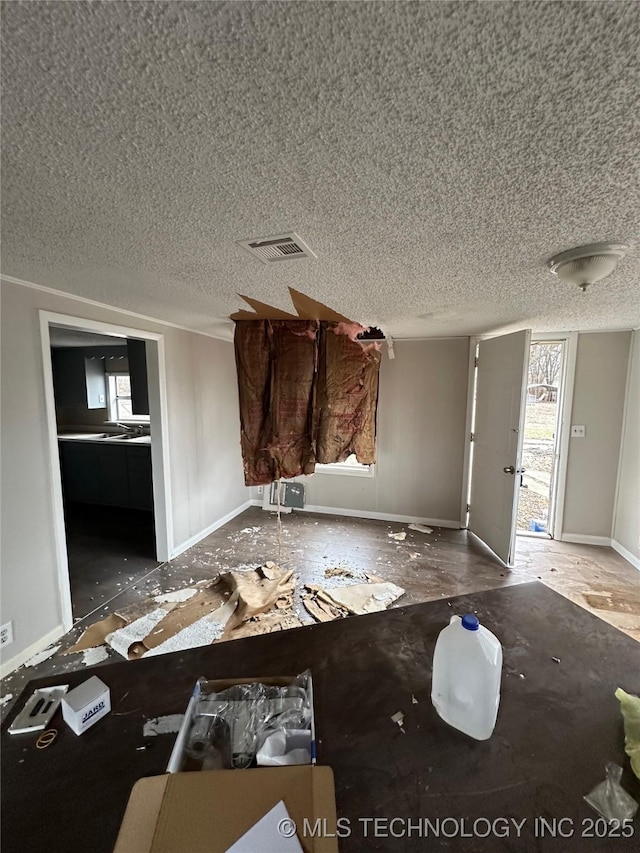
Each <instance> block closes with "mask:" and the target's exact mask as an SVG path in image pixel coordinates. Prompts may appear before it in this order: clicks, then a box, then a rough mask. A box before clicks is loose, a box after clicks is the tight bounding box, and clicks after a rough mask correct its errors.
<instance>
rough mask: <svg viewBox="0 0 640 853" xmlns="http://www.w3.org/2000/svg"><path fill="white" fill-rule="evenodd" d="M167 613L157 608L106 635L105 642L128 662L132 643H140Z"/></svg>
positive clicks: (167, 611)
mask: <svg viewBox="0 0 640 853" xmlns="http://www.w3.org/2000/svg"><path fill="white" fill-rule="evenodd" d="M168 613H169V610H168V609H165V608H163V607H157V608H156V609H155V610H152V611H151V613H147V614H146V615H145V616H141V617H140V618H139V619H136V620H135V622H131V623H129V624H128V625H124V626H123V627H122V628H118V630H117V631H114V632H113V633H112V634H107V636H106V637H105V641H106V642H107V643H108V644H109V645H110V646H111V648H112V649H113V650H114V651H115V652H118V654H120V655H122V657H123V658H126V659H127V660H128V659H129V650H130V648H131V647H132V646H133V645H134V643H140V642H142V641H143V640H144V639H145V637H147V635H148V634H150V633H151V631H152V630H153V629H154V628H155V627H156V625H157V624H158V623H159V622H161V621H162V620H163V619H164V618H165V616H167V614H168Z"/></svg>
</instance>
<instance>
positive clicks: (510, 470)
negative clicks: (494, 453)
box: [502, 465, 516, 474]
mask: <svg viewBox="0 0 640 853" xmlns="http://www.w3.org/2000/svg"><path fill="white" fill-rule="evenodd" d="M502 470H503V471H504V473H505V474H515V473H516V469H515V468H514V467H513V465H508V466H507V467H506V468H503V469H502Z"/></svg>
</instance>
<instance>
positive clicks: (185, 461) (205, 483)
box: [0, 282, 249, 659]
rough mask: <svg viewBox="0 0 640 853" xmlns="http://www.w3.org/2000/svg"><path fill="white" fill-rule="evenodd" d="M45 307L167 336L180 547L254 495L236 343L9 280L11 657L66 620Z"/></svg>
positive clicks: (5, 304) (6, 435)
mask: <svg viewBox="0 0 640 853" xmlns="http://www.w3.org/2000/svg"><path fill="white" fill-rule="evenodd" d="M39 309H44V310H47V311H52V312H58V313H61V314H68V315H71V316H77V317H84V318H86V319H89V320H98V321H102V322H106V323H113V324H115V325H122V326H126V327H128V328H137V329H141V330H146V331H152V332H157V333H161V334H162V335H163V336H164V343H165V360H166V368H167V406H168V412H169V424H168V432H169V447H170V459H171V467H170V473H171V501H172V508H173V524H172V527H173V539H174V548H175V549H178V548H179V546H180V545H181V543H185V542H187V541H189V540H190V539H192V538H193V537H196V536H197V535H198V534H199V533H200V532H201V531H203V530H204V529H206V528H207V527H209V526H210V525H212V524H214V523H215V522H216V521H217V520H219V519H220V518H222V517H223V516H225V515H227V514H228V513H230V512H232V511H233V510H235V509H236V508H238V507H239V506H241V505H242V504H243V503H244V502H245V501H247V500H248V499H249V490H248V489H247V488H245V486H244V481H243V474H242V459H241V454H240V430H239V417H238V397H237V386H236V374H235V364H234V354H233V346H232V345H231V344H230V343H226V342H224V341H218V340H215V339H213V338H209V337H206V336H203V335H198V334H195V333H191V332H186V331H182V330H180V329H175V328H173V327H171V326H167V325H165V324H162V323H154V322H151V321H146V320H138V319H136V318H134V317H131V316H130V315H127V314H123V313H121V312H119V311H118V310H117V309H107V308H102V307H100V306H95V305H90V304H86V303H83V302H80V301H77V300H73V299H68V298H66V297H63V296H59V295H57V294H52V293H48V292H46V291H40V290H36V289H33V288H29V287H23V286H20V285H16V284H12V283H7V282H2V401H1V402H2V436H1V464H2V543H1V545H2V550H1V555H2V567H1V576H0V577H1V583H2V601H1V611H0V622H1V624H4V623H5V622H7V621H9V620H13V624H14V642H13V644H12V645H11V646H9V647H8V648H7V649H6V654H5V655H4V657H6V658H11V659H13V658H15V657H17V656H18V655H19V654H20V652H21V651H23V650H25V649H28V648H30V647H32V646H34V645H35V646H37V644H38V642H39V641H41V640H42V638H44V637H51V639H53V637H52V636H51V635H52V634H55V632H56V630H58V629H59V627H60V625H61V621H62V617H61V610H60V602H59V592H58V586H57V567H56V563H55V542H54V530H53V513H52V498H51V483H50V475H49V458H48V453H49V447H48V436H47V424H46V415H45V397H44V378H43V366H42V351H41V341H40V328H39V315H38V311H39Z"/></svg>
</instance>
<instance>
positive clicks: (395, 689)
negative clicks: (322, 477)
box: [2, 583, 640, 853]
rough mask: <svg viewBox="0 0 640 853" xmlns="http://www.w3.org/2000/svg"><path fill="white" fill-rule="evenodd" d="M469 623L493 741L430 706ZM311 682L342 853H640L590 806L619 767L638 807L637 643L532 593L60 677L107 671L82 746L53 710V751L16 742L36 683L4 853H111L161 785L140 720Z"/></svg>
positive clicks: (9, 776)
mask: <svg viewBox="0 0 640 853" xmlns="http://www.w3.org/2000/svg"><path fill="white" fill-rule="evenodd" d="M469 611H473V612H475V613H477V615H478V617H479V618H480V620H481V622H482V623H483V624H484V625H486V626H487V627H488V628H489V629H490V630H492V631H493V632H494V633H495V634H496V635H497V637H498V638H499V639H500V641H501V643H502V646H503V653H504V667H503V677H502V699H501V704H500V711H499V714H498V722H497V724H496V728H495V731H494V734H493V736H492V738H491V739H490V740H488V741H485V742H482V743H480V742H476V741H473V740H471V739H469V738H467V737H466V736H465V735H463V734H461V733H459V732H457V731H455V730H453V729H451V728H449V727H448V726H447V725H445V724H444V723H443V722H442V721H441V720H440V719H439V717H438V716H437V714H436V712H435V710H434V709H433V707H432V705H431V701H430V687H431V661H432V656H433V649H434V645H435V641H436V638H437V636H438V633H439V631H440V630H441V629H442V628H443V627H444V626H445V625H446V624H447V623H448V621H449V617H450V616H451V614H452V613H457V614H463V613H465V612H469ZM554 658H558V659H559V663H558V662H556V661H554ZM307 668H309V669H311V671H312V674H313V680H314V692H315V697H314V699H315V715H316V732H317V737H318V741H319V743H318V761H319V763H321V764H328V765H330V766H331V767H332V768H333V770H334V774H335V784H336V801H337V809H338V816H339V817H340V818H343V820H344V822H343V823H342V825H341V826H342V828H341V833H342V834H343V836H344V837H343V838H342V839H341V841H340V849H341V851H345V853H350V851H364V850H367V851H369V850H413V849H416V850H417V849H429V850H438V849H442V850H469V851H484V850H486V851H491V853H498V852H499V851H503V850H504V851H507V850H514V849H522V850H536V851H542V850H544V851H547V850H548V851H558V853H565V851H573V850H575V851H591V850H594V851H595V850H602V851H605V850H606V851H616V850H621V851H623V850H624V851H626V850H637V849H640V819H639V816H636V819H635V821H634V823H633V831H634V837H632V838H624V837H617V836H623V835H624V834H625V832H630V828H628V829H627V830H624V831H620V830H618V831H617V832H616V831H615V830H614V829H611V828H609V827H606V826H605V824H604V822H603V821H601V820H600V821H599V820H598V815H597V814H596V812H594V811H592V809H591V808H590V807H589V806H588V805H587V804H586V803H585V802H584V801H583V799H582V798H583V796H584V795H585V794H587V793H588V792H589V791H590V790H591V789H592V788H593V787H594V785H596V784H597V783H598V782H600V781H602V780H603V779H604V775H605V765H606V764H607V763H608V762H610V761H615V762H616V763H618V764H621V765H622V766H623V767H624V768H625V772H624V775H623V784H624V786H625V788H626V789H627V790H628V791H629V793H631V794H632V795H633V796H634V797H635V799H636V800H640V783H639V782H638V780H636V779H635V777H634V776H633V775H632V773H631V771H630V769H629V761H628V759H627V758H626V757H625V755H624V749H623V742H624V739H623V728H622V717H621V714H620V710H619V703H618V701H617V700H616V699H615V697H614V695H613V693H614V690H615V689H616V687H618V686H622V687H624V688H625V689H626V690H628V691H630V692H639V691H640V644H638V643H636V642H635V641H634V640H632V639H631V638H630V637H627V636H626V635H625V634H623V633H621V632H620V631H618V630H617V629H615V628H613V627H611V626H610V625H608V624H606V623H605V622H603V621H601V620H600V619H598V618H597V617H595V616H593V615H591V614H590V613H588V612H587V611H585V610H583V609H582V608H580V607H578V606H577V605H575V604H572V603H571V602H570V601H568V600H567V599H565V598H564V597H562V596H560V595H558V594H557V593H555V592H553V591H552V590H550V589H548V588H547V587H545V586H543V585H542V584H540V583H529V584H522V585H519V586H510V587H505V588H502V589H497V590H490V591H488V592H482V593H477V594H471V595H464V596H460V597H457V598H453V599H448V600H442V601H434V602H429V603H426V604H417V605H413V606H410V607H404V608H397V609H393V610H389V611H385V612H383V613H379V614H373V615H371V616H361V617H357V618H350V619H344V620H340V621H337V622H330V623H325V624H318V625H313V626H310V627H306V628H299V629H296V630H293V631H286V632H281V633H277V634H268V635H264V636H260V637H255V638H251V639H246V640H237V641H233V642H228V643H221V644H218V645H214V646H207V647H204V648H200V649H191V650H189V651H187V652H178V653H175V654H172V655H164V656H158V657H154V658H149V659H148V660H141V661H137V662H122V663H116V664H112V665H107V666H101V667H98V668H96V669H94V670H89V671H88V670H86V669H83V670H81V671H79V672H75V673H72V674H67V675H65V676H64V679H63V683H69V684H70V686H71V687H73V686H75V685H77V684H79V683H81V682H83V681H85V680H86V679H87V678H88V677H89V676H90V675H92V674H94V673H95V674H97V675H98V676H99V677H100V678H101V679H102V680H103V681H104V682H105V683H106V684H107V685H108V686H109V687H110V689H111V703H112V713H111V714H110V715H109V716H108V717H106V718H105V719H103V720H102V721H100V722H98V723H97V724H96V725H95V726H94V727H93V728H91V729H89V730H88V731H87V732H86V733H85V734H83V735H81V736H80V737H78V736H76V735H75V734H73V732H72V731H71V730H70V729H69V728H68V727H67V726H66V724H65V723H64V722H63V721H62V718H61V715H60V713H58V714H57V715H56V717H55V718H54V721H53V723H52V725H53V726H54V727H55V728H57V729H58V732H59V734H58V738H57V740H56V741H55V743H54V744H53V745H52V746H50V747H49V748H48V749H45V750H38V749H36V748H35V746H34V744H35V740H36V736H34V735H16V736H10V735H8V734H7V732H6V727H7V725H8V724H9V723H10V722H11V720H12V719H13V716H14V715H15V713H17V712H18V711H19V710H20V709H21V707H22V705H23V702H24V699H25V698H26V696H27V695H29V693H30V692H31V691H32V690H33V688H34V687H41V686H45V685H48V684H55V683H59V681H60V680H61V679H56V678H47V679H40V680H38V681H33V682H31V683H30V684H29V685H28V687H27V688H26V689H25V692H24V694H23V697H22V698H21V700H20V701H19V702H18V703H17V704H16V708H15V712H14V713H12V714H10V715H9V717H8V718H7V721H6V722H5V724H4V726H3V731H2V849H3V851H4V853H9V851H29V853H37V852H39V851H43V853H44V851H46V853H55V851H64V853H68V851H80V850H87V851H89V850H90V851H92V853H99V851H111V850H112V849H113V845H114V843H115V839H116V837H117V833H118V828H119V825H120V821H121V818H122V815H123V813H124V810H125V807H126V803H127V799H128V797H129V792H130V790H131V787H132V785H133V783H134V782H135V781H136V780H137V779H139V778H141V777H142V776H150V775H154V774H158V773H162V772H164V769H165V767H166V764H167V760H168V757H169V754H170V752H171V747H172V745H173V740H174V736H173V735H164V736H158V737H154V738H152V739H150V740H148V741H146V743H148V744H149V746H148V748H147V749H146V750H138V749H137V747H140V746H141V745H143V743H145V740H144V739H143V735H142V727H143V723H144V721H145V720H146V719H148V718H152V717H156V716H162V715H165V714H172V713H182V712H183V711H184V709H185V707H186V705H187V702H188V699H189V696H190V694H191V691H192V689H193V685H194V683H195V681H196V679H197V678H198V677H199V676H206V677H207V678H230V677H248V676H267V675H280V674H296V673H298V672H301V671H302V670H304V669H307ZM414 700H415V701H414ZM397 711H402V712H403V713H404V715H405V720H404V726H403V728H404V733H403V732H402V731H401V730H400V728H399V727H398V726H397V725H396V724H395V723H394V722H392V720H391V716H392V715H393V714H394V713H395V712H397ZM238 772H251V771H250V770H249V771H238ZM375 819H377V821H376V820H375ZM394 819H395V820H394ZM485 835H486V836H487V837H486V838H483V837H482V836H485ZM598 835H604V836H605V837H604V838H598V837H597V836H598ZM425 839H428V840H425Z"/></svg>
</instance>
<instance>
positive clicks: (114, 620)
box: [62, 613, 127, 655]
mask: <svg viewBox="0 0 640 853" xmlns="http://www.w3.org/2000/svg"><path fill="white" fill-rule="evenodd" d="M126 624H127V620H126V619H123V618H122V616H118V615H117V614H116V613H112V614H111V615H110V616H107V618H106V619H101V620H100V622H94V623H93V625H90V626H89V627H88V628H87V630H86V631H85V632H84V634H83V635H82V636H81V637H80V639H79V640H78V642H77V643H76V644H75V645H73V646H71V647H70V648H68V649H67V650H66V652H62V654H63V655H70V654H73V653H74V652H82V651H84V650H85V649H95V648H96V647H97V646H102V645H104V641H105V637H106V636H107V634H112V633H113V632H114V631H117V630H119V629H120V628H124V626H125V625H126Z"/></svg>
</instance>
